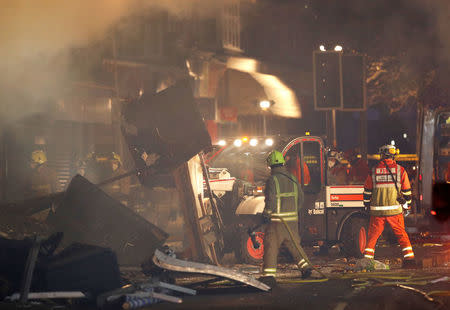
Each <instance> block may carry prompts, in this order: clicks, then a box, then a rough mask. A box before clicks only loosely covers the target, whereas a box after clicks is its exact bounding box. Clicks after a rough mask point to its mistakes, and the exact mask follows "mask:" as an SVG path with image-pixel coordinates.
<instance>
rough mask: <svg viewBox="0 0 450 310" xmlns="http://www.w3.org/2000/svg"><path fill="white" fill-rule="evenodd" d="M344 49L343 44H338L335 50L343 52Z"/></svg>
mask: <svg viewBox="0 0 450 310" xmlns="http://www.w3.org/2000/svg"><path fill="white" fill-rule="evenodd" d="M342 50H343V48H342V46H341V45H336V46H335V47H334V51H335V52H342Z"/></svg>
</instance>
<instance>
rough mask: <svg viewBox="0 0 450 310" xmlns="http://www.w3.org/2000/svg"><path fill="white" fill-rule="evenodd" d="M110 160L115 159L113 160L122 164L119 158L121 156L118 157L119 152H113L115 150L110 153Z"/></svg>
mask: <svg viewBox="0 0 450 310" xmlns="http://www.w3.org/2000/svg"><path fill="white" fill-rule="evenodd" d="M111 161H113V162H114V161H115V162H118V163H119V165H122V160H121V158H120V155H119V154H117V153H115V152H112V154H111Z"/></svg>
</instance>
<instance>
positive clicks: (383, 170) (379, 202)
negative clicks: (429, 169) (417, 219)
mask: <svg viewBox="0 0 450 310" xmlns="http://www.w3.org/2000/svg"><path fill="white" fill-rule="evenodd" d="M379 154H380V162H379V163H378V164H377V166H376V167H374V168H372V171H371V173H370V174H369V175H368V177H367V179H366V182H365V184H364V205H365V206H366V208H367V209H368V210H369V211H370V223H369V232H368V235H369V236H368V241H367V245H366V249H365V250H364V257H366V258H370V259H373V258H374V255H375V245H376V243H377V240H378V238H379V237H380V235H381V234H382V232H383V230H384V225H385V223H386V222H388V223H389V224H390V225H391V227H392V230H393V231H394V233H395V235H396V236H397V239H398V242H399V244H400V246H401V249H402V254H403V268H415V267H416V262H415V259H414V252H413V249H412V247H411V242H410V241H409V237H408V234H407V233H406V231H405V222H404V218H403V209H409V208H410V205H411V200H412V193H411V185H410V183H409V178H408V174H407V173H406V171H405V169H404V168H403V167H402V166H400V165H399V164H397V163H396V162H395V160H394V158H395V155H396V154H398V153H397V150H396V148H395V146H393V145H384V146H382V147H380V148H379Z"/></svg>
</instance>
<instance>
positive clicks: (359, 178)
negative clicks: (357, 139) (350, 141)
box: [345, 150, 370, 184]
mask: <svg viewBox="0 0 450 310" xmlns="http://www.w3.org/2000/svg"><path fill="white" fill-rule="evenodd" d="M345 158H346V159H347V160H348V162H349V163H350V171H349V173H348V181H349V184H364V181H365V180H366V177H367V175H368V174H369V171H370V169H369V165H368V164H367V160H364V159H363V158H362V155H361V154H360V153H359V152H358V151H357V150H350V151H347V152H346V153H345Z"/></svg>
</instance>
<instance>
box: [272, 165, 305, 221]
mask: <svg viewBox="0 0 450 310" xmlns="http://www.w3.org/2000/svg"><path fill="white" fill-rule="evenodd" d="M264 193H265V207H264V215H265V216H266V217H268V218H270V220H271V222H281V220H280V219H279V218H280V217H282V218H283V219H284V220H285V221H286V222H293V221H298V209H299V207H301V206H302V204H303V191H302V189H301V187H300V185H299V183H298V181H297V178H296V177H295V176H294V175H292V174H291V173H289V172H288V171H287V169H286V168H285V167H274V168H272V171H271V176H270V177H269V178H268V179H267V181H266V187H265V191H264Z"/></svg>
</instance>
